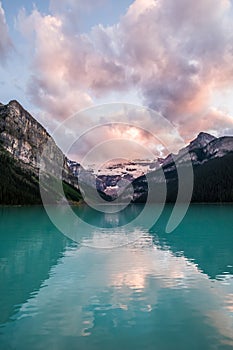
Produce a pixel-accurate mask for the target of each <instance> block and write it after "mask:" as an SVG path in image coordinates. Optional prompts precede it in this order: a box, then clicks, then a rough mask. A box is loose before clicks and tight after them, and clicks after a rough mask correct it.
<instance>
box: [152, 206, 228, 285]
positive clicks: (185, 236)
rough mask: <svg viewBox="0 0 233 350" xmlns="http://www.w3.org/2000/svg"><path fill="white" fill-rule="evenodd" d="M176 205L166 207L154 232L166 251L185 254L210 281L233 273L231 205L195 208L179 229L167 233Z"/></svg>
mask: <svg viewBox="0 0 233 350" xmlns="http://www.w3.org/2000/svg"><path fill="white" fill-rule="evenodd" d="M171 209H172V206H166V208H165V211H164V213H163V215H162V216H161V218H160V220H159V221H158V222H157V223H156V224H155V225H154V227H153V228H152V229H151V230H150V232H151V234H155V233H156V239H158V242H159V244H160V245H161V246H162V247H163V248H166V249H167V248H169V250H171V251H172V252H173V253H174V254H178V255H179V254H183V255H184V256H185V257H186V258H188V259H189V260H192V261H193V262H194V263H196V264H197V265H198V268H199V269H200V270H202V271H203V272H204V273H206V274H207V275H208V276H209V277H210V278H212V279H215V278H223V276H224V275H227V274H233V255H232V252H233V217H232V209H233V207H232V206H231V205H222V206H219V205H192V206H191V207H190V208H189V210H188V213H187V214H186V216H185V218H184V220H183V222H182V223H181V224H180V225H179V227H178V228H177V229H176V230H175V231H174V232H173V233H170V234H166V233H165V226H166V223H167V218H168V217H169V214H170V213H171Z"/></svg>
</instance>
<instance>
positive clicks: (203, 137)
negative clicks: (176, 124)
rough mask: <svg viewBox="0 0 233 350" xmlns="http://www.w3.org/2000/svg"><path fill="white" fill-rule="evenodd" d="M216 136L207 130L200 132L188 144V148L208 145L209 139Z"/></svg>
mask: <svg viewBox="0 0 233 350" xmlns="http://www.w3.org/2000/svg"><path fill="white" fill-rule="evenodd" d="M215 139H216V137H215V136H213V135H211V134H208V133H207V132H203V131H202V132H200V133H199V134H198V135H197V137H196V138H195V139H194V140H193V141H191V142H190V144H189V150H191V149H194V148H200V147H204V146H206V145H208V143H210V142H211V141H213V140H215Z"/></svg>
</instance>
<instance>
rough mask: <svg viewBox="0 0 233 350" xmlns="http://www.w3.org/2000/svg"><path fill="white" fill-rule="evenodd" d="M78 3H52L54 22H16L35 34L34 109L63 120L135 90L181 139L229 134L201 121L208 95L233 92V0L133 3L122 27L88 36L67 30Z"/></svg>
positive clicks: (37, 16) (215, 119) (45, 18)
mask: <svg viewBox="0 0 233 350" xmlns="http://www.w3.org/2000/svg"><path fill="white" fill-rule="evenodd" d="M64 4H65V5H66V6H68V7H69V11H66V10H64ZM80 4H81V3H80V2H79V1H78V2H76V1H72V0H68V1H66V2H61V1H58V2H55V1H53V0H52V1H51V11H52V14H51V15H42V14H41V13H39V12H38V11H37V10H36V9H35V10H34V11H33V12H32V13H31V14H30V15H27V14H26V13H24V12H21V14H20V15H19V23H20V26H21V31H22V32H23V33H24V34H25V35H30V33H29V29H28V28H30V32H31V30H32V29H33V30H34V35H33V38H31V43H32V45H33V47H34V57H33V61H32V77H31V81H30V84H29V93H30V95H31V97H32V101H33V102H34V103H35V104H36V105H37V106H39V107H40V108H41V109H42V110H45V111H47V112H48V114H49V115H50V116H52V118H55V119H58V120H62V119H64V118H66V117H67V116H68V115H70V114H72V113H74V112H76V111H77V110H79V109H82V108H84V107H88V106H90V105H91V104H92V103H93V99H96V98H99V97H101V98H102V99H103V97H104V96H106V95H107V94H108V93H109V92H112V91H118V92H119V91H122V93H123V94H126V93H127V91H130V89H133V88H134V89H137V90H138V93H139V95H140V96H142V101H143V103H144V104H146V105H148V106H150V107H152V108H154V109H155V110H158V111H160V112H162V113H163V114H164V115H165V116H166V117H167V118H168V119H170V120H172V121H173V122H174V124H175V125H177V126H178V127H179V129H180V130H182V135H183V136H184V137H185V138H186V139H189V138H190V135H193V136H194V134H196V133H197V132H199V131H201V130H202V129H205V130H216V131H217V132H218V131H219V129H220V128H225V129H228V130H230V129H231V118H230V117H229V118H228V117H226V116H225V115H224V113H221V112H219V113H213V112H211V118H207V117H206V116H207V115H208V113H209V111H210V110H211V97H212V95H213V93H214V92H215V91H218V90H220V91H221V89H222V88H223V87H226V86H232V85H233V79H232V76H233V51H232V47H233V35H232V33H233V28H232V27H233V25H232V6H231V2H230V0H205V1H203V0H188V1H187V0H176V1H175V2H174V1H173V0H157V1H154V0H135V1H134V2H133V3H132V5H131V6H130V7H129V9H128V10H127V12H126V13H125V15H124V16H122V17H121V18H120V20H119V23H117V24H115V25H113V26H109V27H104V26H103V25H97V26H95V27H94V28H92V30H91V31H90V32H89V33H85V34H82V33H80V32H79V31H78V29H77V28H78V26H77V27H75V28H74V27H69V29H67V23H68V22H69V20H70V14H71V13H72V14H73V15H75V14H76V15H77V18H79V16H80V13H83V12H82V11H84V9H83V7H82V6H81V5H80ZM86 5H87V8H89V7H90V1H88V2H87V4H86ZM86 5H85V6H86ZM80 6H81V7H80ZM85 10H86V9H85ZM203 116H205V118H206V119H204V121H203ZM221 120H222V121H223V122H222V123H221V122H220V121H221ZM191 137H192V136H191Z"/></svg>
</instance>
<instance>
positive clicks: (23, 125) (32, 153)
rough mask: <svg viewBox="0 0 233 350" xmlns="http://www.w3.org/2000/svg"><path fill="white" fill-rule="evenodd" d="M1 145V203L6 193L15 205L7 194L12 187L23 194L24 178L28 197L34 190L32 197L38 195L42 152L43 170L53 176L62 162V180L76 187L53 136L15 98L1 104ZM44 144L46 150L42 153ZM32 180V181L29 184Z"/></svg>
mask: <svg viewBox="0 0 233 350" xmlns="http://www.w3.org/2000/svg"><path fill="white" fill-rule="evenodd" d="M0 144H1V153H0V156H1V177H2V182H3V183H5V186H4V188H3V185H1V193H0V202H1V203H7V202H8V201H7V200H6V196H7V197H9V198H11V199H10V201H13V203H12V204H14V200H13V199H12V197H11V196H10V193H9V192H10V191H11V190H13V188H14V190H15V191H16V192H17V193H18V196H21V195H22V197H23V193H21V191H20V188H24V192H25V190H26V192H27V186H26V185H25V179H27V183H28V191H29V192H30V196H32V197H33V198H34V194H33V193H34V192H36V193H37V194H36V196H35V197H36V198H37V197H38V189H37V187H38V175H39V166H40V158H41V155H42V154H43V155H44V156H43V160H44V170H45V171H46V172H48V173H50V174H52V175H53V176H55V177H56V174H57V168H56V167H57V165H58V164H60V165H62V177H63V180H64V181H65V182H66V184H68V185H70V186H72V187H75V188H76V189H77V188H78V181H77V178H76V177H75V176H74V175H73V173H72V171H71V169H70V168H69V167H68V160H67V158H66V157H65V156H64V154H63V153H62V151H61V150H60V149H59V148H58V147H57V145H56V143H55V141H54V140H53V138H52V137H51V136H50V135H49V133H48V132H47V131H46V130H45V128H44V127H43V126H42V125H41V124H40V123H38V122H37V121H36V119H34V118H33V117H32V116H31V115H30V113H28V112H27V111H26V110H25V109H24V108H23V107H22V106H21V105H20V104H19V103H18V102H17V101H10V102H9V103H8V104H7V105H3V104H1V105H0ZM45 145H46V152H44V147H45ZM9 162H10V163H11V166H10V167H9V164H8V163H9ZM6 168H9V169H8V173H9V174H8V176H10V180H12V181H11V184H10V183H9V181H6V177H7V172H6ZM13 170H14V171H13ZM3 174H5V175H3ZM15 175H18V176H15ZM3 176H4V178H3ZM22 181H23V182H24V184H23V183H22ZM33 181H34V183H33V186H32V182H33ZM17 183H18V185H17ZM7 186H8V187H11V186H12V189H11V188H9V191H8V190H7V188H6V187H7ZM25 186H26V187H25ZM20 193H21V195H20ZM32 201H33V200H32ZM38 201H40V199H38ZM23 202H27V200H26V199H25V201H23ZM36 202H37V200H36ZM20 203H21V201H20V200H19V199H17V203H16V204H20Z"/></svg>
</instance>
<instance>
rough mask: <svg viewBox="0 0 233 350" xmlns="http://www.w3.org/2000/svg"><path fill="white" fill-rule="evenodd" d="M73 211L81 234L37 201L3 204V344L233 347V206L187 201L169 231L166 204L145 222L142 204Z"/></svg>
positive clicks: (56, 349)
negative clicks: (63, 229) (59, 224)
mask: <svg viewBox="0 0 233 350" xmlns="http://www.w3.org/2000/svg"><path fill="white" fill-rule="evenodd" d="M54 210H55V212H56V213H57V215H58V217H59V218H60V219H61V220H63V219H62V210H61V212H59V209H57V208H55V209H54ZM74 211H75V212H76V213H77V214H78V215H79V216H80V217H82V219H83V220H84V221H85V220H88V219H90V220H91V225H92V226H89V227H88V228H83V227H82V226H80V229H79V228H77V232H75V238H76V240H77V241H78V242H74V241H72V240H71V239H70V238H68V237H66V236H65V235H63V234H61V233H60V232H59V231H58V230H57V229H56V228H55V227H54V225H53V224H52V223H51V222H50V220H49V218H48V217H47V214H46V213H45V211H44V209H43V208H42V207H24V208H23V207H18V208H13V207H1V208H0V349H1V350H8V349H20V350H27V349H30V350H34V349H41V350H42V349H43V350H44V349H51V350H60V349H62V350H63V349H64V350H65V349H68V350H72V349H77V350H92V349H93V350H111V349H113V350H114V349H122V350H123V349H126V350H131V349H133V350H137V349H140V350H142V349H147V350H150V349H151V350H152V349H153V350H154V349H159V350H160V349H161V350H167V349H175V350H176V349H178V350H182V349H184V350H190V349H198V350H199V349H200V350H202V349H203V350H208V349H233V215H232V214H233V206H231V205H192V206H191V207H190V209H189V211H188V213H187V215H186V216H185V218H184V220H183V222H182V224H180V225H179V227H178V228H177V229H176V230H175V231H174V232H172V233H169V234H168V233H165V226H166V222H167V219H168V217H169V215H170V212H171V206H169V205H167V206H166V207H165V210H164V212H163V214H162V216H161V218H160V219H159V221H158V222H157V223H156V224H155V225H154V226H153V227H152V228H150V229H149V230H148V228H147V227H146V226H147V222H146V219H145V222H143V219H142V220H141V221H140V222H137V224H136V226H134V225H133V220H134V218H135V217H136V216H137V214H138V213H139V212H140V211H141V206H140V205H135V206H133V207H131V208H129V209H128V211H126V212H125V211H124V212H123V211H122V212H120V213H108V214H102V215H97V213H96V212H94V211H91V210H89V209H88V208H87V207H80V208H74ZM155 211H156V208H155V207H154V206H153V205H151V207H150V213H151V215H154V212H155ZM129 219H130V220H132V226H131V229H132V230H133V232H132V233H133V235H132V236H131V232H127V230H130V229H129V228H124V223H126V222H127V221H129ZM65 220H66V217H64V224H66V225H67V226H69V224H70V223H69V222H66V221H65ZM118 226H119V227H118ZM96 227H102V233H103V234H102V235H101V234H100V233H99V232H100V231H99V230H97V229H96ZM109 228H111V229H112V231H111V233H110V235H108V230H109ZM71 230H72V228H71ZM128 236H129V237H130V239H129V240H128V241H127V237H128ZM112 242H114V244H112ZM116 242H119V245H117V244H116ZM125 242H127V244H124V243H125ZM100 247H101V248H102V249H98V248H100Z"/></svg>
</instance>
